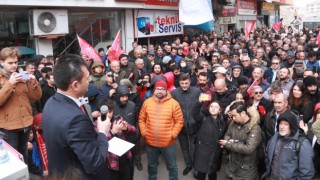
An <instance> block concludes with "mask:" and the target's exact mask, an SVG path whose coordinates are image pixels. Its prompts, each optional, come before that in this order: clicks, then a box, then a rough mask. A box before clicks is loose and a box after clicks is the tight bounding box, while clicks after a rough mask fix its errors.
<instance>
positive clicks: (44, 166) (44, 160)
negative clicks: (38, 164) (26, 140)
mask: <svg viewBox="0 0 320 180" xmlns="http://www.w3.org/2000/svg"><path fill="white" fill-rule="evenodd" d="M36 135H37V141H38V149H39V153H40V156H41V160H42V169H43V170H44V171H47V170H48V155H47V149H46V145H45V144H44V141H43V139H42V137H41V135H40V133H39V132H38V131H36Z"/></svg>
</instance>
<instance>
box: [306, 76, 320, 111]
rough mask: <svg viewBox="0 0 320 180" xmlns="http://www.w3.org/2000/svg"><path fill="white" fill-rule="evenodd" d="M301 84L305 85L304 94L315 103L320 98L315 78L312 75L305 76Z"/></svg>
mask: <svg viewBox="0 0 320 180" xmlns="http://www.w3.org/2000/svg"><path fill="white" fill-rule="evenodd" d="M303 84H304V85H305V86H306V92H305V94H306V95H307V96H308V99H309V100H310V101H311V102H312V103H313V104H314V105H315V104H316V103H318V102H319V100H320V90H319V87H318V83H317V78H315V77H314V76H307V77H305V78H304V79H303Z"/></svg>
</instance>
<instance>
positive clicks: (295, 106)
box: [288, 81, 313, 123]
mask: <svg viewBox="0 0 320 180" xmlns="http://www.w3.org/2000/svg"><path fill="white" fill-rule="evenodd" d="M304 91H305V86H304V84H303V82H301V81H297V82H295V83H294V84H293V86H292V88H291V90H290V92H289V98H288V105H289V106H290V108H291V110H294V111H296V112H298V113H299V114H300V116H303V117H302V118H301V119H303V121H304V122H305V123H308V122H309V120H310V119H311V118H312V114H313V113H312V110H313V105H312V103H310V101H308V99H307V97H306V96H305V94H304Z"/></svg>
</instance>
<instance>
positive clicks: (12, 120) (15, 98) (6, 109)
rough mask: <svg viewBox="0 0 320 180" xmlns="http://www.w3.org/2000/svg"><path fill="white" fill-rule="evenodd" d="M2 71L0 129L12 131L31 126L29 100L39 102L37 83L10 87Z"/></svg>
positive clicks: (40, 94) (25, 83) (31, 118)
mask: <svg viewBox="0 0 320 180" xmlns="http://www.w3.org/2000/svg"><path fill="white" fill-rule="evenodd" d="M2 71H4V70H2ZM2 71H0V128H3V129H6V130H14V129H21V128H26V127H28V126H31V125H32V122H33V115H32V108H31V105H30V100H33V101H36V100H40V98H41V96H42V92H41V88H40V85H39V83H38V81H37V80H36V79H35V80H31V81H27V82H18V83H16V84H15V85H12V84H11V83H10V82H9V78H8V77H7V76H6V75H5V74H4V73H3V72H2Z"/></svg>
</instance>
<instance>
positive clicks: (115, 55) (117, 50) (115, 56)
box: [108, 30, 125, 61]
mask: <svg viewBox="0 0 320 180" xmlns="http://www.w3.org/2000/svg"><path fill="white" fill-rule="evenodd" d="M121 54H125V52H124V51H123V50H122V48H121V46H120V30H119V32H118V34H117V36H116V38H115V39H114V41H113V43H112V46H111V49H110V51H109V53H108V59H109V60H110V61H119V56H120V55H121Z"/></svg>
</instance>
